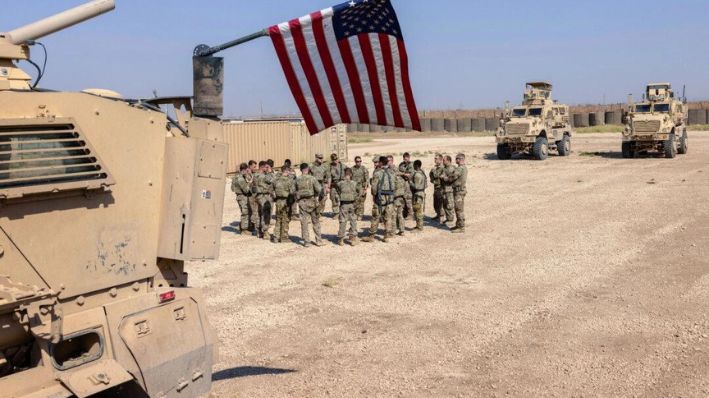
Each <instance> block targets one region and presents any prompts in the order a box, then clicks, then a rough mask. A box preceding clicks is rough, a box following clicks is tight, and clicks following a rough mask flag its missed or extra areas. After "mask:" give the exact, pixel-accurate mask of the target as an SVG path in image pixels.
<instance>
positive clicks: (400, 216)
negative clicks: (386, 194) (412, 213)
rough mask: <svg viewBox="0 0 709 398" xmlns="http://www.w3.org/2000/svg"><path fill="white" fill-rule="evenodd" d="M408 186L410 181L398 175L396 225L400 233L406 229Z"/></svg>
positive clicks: (395, 194)
mask: <svg viewBox="0 0 709 398" xmlns="http://www.w3.org/2000/svg"><path fill="white" fill-rule="evenodd" d="M408 186H409V183H408V182H406V180H405V179H404V177H403V176H401V175H397V176H396V189H395V191H394V218H395V220H396V223H395V225H394V226H395V228H396V230H397V232H398V233H399V235H403V234H404V231H405V230H406V221H405V218H404V208H405V207H406V190H407V189H406V188H407V187H408ZM409 190H410V189H409Z"/></svg>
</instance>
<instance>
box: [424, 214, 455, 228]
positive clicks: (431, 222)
mask: <svg viewBox="0 0 709 398" xmlns="http://www.w3.org/2000/svg"><path fill="white" fill-rule="evenodd" d="M423 226H424V227H429V228H435V229H440V230H441V231H450V230H451V229H450V228H449V227H448V226H447V225H446V224H441V223H439V222H438V221H436V219H435V218H433V217H424V219H423Z"/></svg>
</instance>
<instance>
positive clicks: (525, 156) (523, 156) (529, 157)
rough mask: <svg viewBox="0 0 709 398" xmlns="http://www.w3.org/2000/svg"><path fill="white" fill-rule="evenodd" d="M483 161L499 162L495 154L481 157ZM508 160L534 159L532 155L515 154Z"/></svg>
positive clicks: (489, 153)
mask: <svg viewBox="0 0 709 398" xmlns="http://www.w3.org/2000/svg"><path fill="white" fill-rule="evenodd" d="M549 156H554V155H553V154H549ZM483 159H484V160H501V159H500V158H499V157H498V156H497V154H496V153H495V152H488V153H486V154H484V155H483ZM508 160H534V157H533V156H532V155H528V154H525V153H516V154H514V155H512V157H511V158H510V159H508Z"/></svg>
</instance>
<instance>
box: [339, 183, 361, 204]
mask: <svg viewBox="0 0 709 398" xmlns="http://www.w3.org/2000/svg"><path fill="white" fill-rule="evenodd" d="M337 189H338V191H340V200H341V201H343V202H354V201H355V200H357V183H356V182H354V181H347V180H342V181H340V182H338V183H337Z"/></svg>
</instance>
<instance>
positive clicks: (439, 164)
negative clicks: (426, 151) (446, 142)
mask: <svg viewBox="0 0 709 398" xmlns="http://www.w3.org/2000/svg"><path fill="white" fill-rule="evenodd" d="M433 163H434V166H433V168H432V169H431V171H430V172H429V173H428V175H429V177H430V178H431V184H433V210H434V211H435V212H436V221H437V222H438V223H440V224H443V217H444V215H445V213H444V212H443V183H442V182H441V174H442V173H443V155H441V154H440V153H437V154H436V157H435V158H433Z"/></svg>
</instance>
